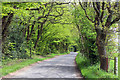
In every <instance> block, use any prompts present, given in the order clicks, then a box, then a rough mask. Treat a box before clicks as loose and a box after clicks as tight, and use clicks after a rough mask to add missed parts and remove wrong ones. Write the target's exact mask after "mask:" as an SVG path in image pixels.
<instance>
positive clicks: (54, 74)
mask: <svg viewBox="0 0 120 80" xmlns="http://www.w3.org/2000/svg"><path fill="white" fill-rule="evenodd" d="M76 55H77V53H76V52H71V53H70V54H67V55H61V56H57V57H55V58H52V59H48V60H44V61H42V62H38V63H35V64H34V65H32V66H31V67H28V68H26V69H24V70H19V71H17V72H15V73H12V74H9V75H8V76H6V78H82V77H81V74H80V72H79V71H78V70H77V69H76V64H75V56H76Z"/></svg>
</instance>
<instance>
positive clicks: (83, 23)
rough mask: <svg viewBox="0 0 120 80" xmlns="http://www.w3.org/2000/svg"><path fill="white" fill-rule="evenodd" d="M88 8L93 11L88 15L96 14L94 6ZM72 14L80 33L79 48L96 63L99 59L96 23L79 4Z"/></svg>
mask: <svg viewBox="0 0 120 80" xmlns="http://www.w3.org/2000/svg"><path fill="white" fill-rule="evenodd" d="M88 10H91V12H88V15H90V14H94V13H93V12H92V11H93V10H92V8H88ZM72 15H73V16H74V17H73V24H74V25H75V26H76V28H77V31H78V35H79V38H78V39H77V45H78V48H79V50H80V51H81V52H82V53H83V55H85V56H86V57H88V58H90V60H91V61H90V62H91V63H93V64H94V63H96V62H98V60H99V59H98V53H97V46H96V32H95V30H94V25H93V24H92V23H91V22H90V21H89V20H87V18H86V16H85V13H84V11H83V10H82V8H80V6H78V5H75V7H73V10H72Z"/></svg>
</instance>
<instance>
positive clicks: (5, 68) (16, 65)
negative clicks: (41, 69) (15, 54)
mask: <svg viewBox="0 0 120 80" xmlns="http://www.w3.org/2000/svg"><path fill="white" fill-rule="evenodd" d="M64 54H68V52H66V53H59V54H54V53H52V54H49V55H46V56H45V57H43V58H40V56H34V57H33V58H32V59H21V60H18V59H16V60H9V61H8V62H7V61H5V62H3V63H2V64H3V65H2V70H1V69H0V70H1V71H2V76H5V75H7V74H9V73H11V72H15V71H17V70H19V69H21V68H24V67H25V66H29V65H30V64H33V63H35V62H38V61H43V60H46V59H50V58H53V57H55V56H57V55H64ZM11 62H12V64H8V63H11Z"/></svg>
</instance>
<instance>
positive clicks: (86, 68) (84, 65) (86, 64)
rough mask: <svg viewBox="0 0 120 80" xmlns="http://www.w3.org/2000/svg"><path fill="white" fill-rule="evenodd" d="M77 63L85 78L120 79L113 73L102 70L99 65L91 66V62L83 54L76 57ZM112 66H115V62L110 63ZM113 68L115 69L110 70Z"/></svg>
mask: <svg viewBox="0 0 120 80" xmlns="http://www.w3.org/2000/svg"><path fill="white" fill-rule="evenodd" d="M76 63H77V65H78V68H79V69H80V70H81V73H82V75H83V76H84V77H85V78H118V77H117V76H116V75H114V74H113V73H107V72H105V71H103V70H100V68H99V63H97V64H94V65H91V64H90V60H89V59H87V58H85V57H84V56H82V55H81V53H78V55H77V56H76ZM110 65H113V61H111V62H110ZM112 68H113V67H111V68H110V70H111V69H112Z"/></svg>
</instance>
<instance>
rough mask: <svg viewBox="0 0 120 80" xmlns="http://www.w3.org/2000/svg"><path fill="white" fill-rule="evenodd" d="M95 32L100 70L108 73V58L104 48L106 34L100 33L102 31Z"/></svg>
mask: <svg viewBox="0 0 120 80" xmlns="http://www.w3.org/2000/svg"><path fill="white" fill-rule="evenodd" d="M96 32H97V37H96V44H97V47H98V53H99V56H100V69H102V70H104V71H106V72H108V57H107V55H106V48H105V39H106V33H104V32H102V30H100V29H98V30H96Z"/></svg>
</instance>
